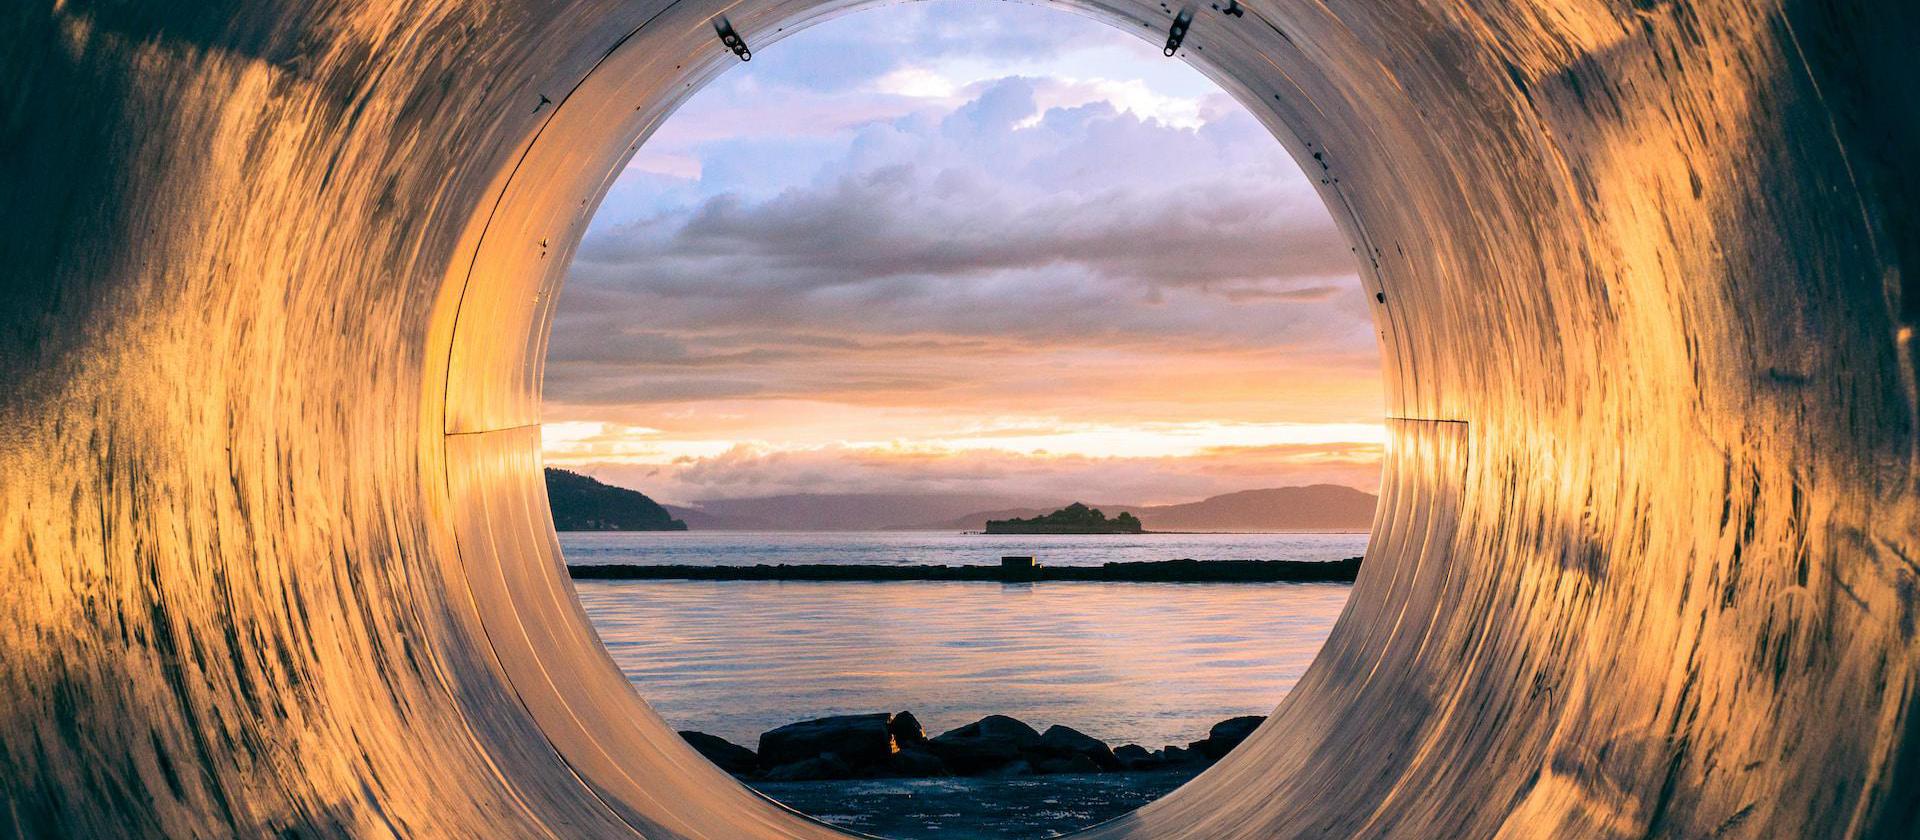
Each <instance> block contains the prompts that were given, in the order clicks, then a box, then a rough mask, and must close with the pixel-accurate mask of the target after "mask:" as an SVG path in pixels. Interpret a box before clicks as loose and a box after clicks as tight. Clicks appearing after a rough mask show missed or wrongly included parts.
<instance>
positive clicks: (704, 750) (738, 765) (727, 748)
mask: <svg viewBox="0 0 1920 840" xmlns="http://www.w3.org/2000/svg"><path fill="white" fill-rule="evenodd" d="M680 738H681V739H682V740H684V741H686V742H687V743H688V744H689V745H691V746H692V747H693V749H694V751H695V752H698V753H700V755H701V756H703V757H704V758H706V760H708V761H711V762H713V766H715V767H718V768H720V769H722V770H725V771H727V772H728V773H732V774H733V775H735V776H743V775H746V774H748V773H752V772H753V771H754V769H755V768H757V767H759V766H760V757H759V756H757V755H754V754H753V750H750V749H747V748H746V747H743V746H740V745H739V744H736V743H734V742H732V741H729V740H727V739H725V738H722V737H719V736H717V735H708V734H707V733H705V732H694V731H691V730H689V731H685V732H681V733H680Z"/></svg>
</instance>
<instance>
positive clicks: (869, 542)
mask: <svg viewBox="0 0 1920 840" xmlns="http://www.w3.org/2000/svg"><path fill="white" fill-rule="evenodd" d="M560 545H561V547H562V549H563V550H564V552H565V554H566V558H567V562H568V563H573V564H576V565H595V564H605V563H630V564H634V565H662V566H664V565H675V564H686V565H690V566H751V565H754V564H756V563H768V564H779V563H788V564H794V565H801V564H809V563H862V564H875V565H914V564H930V565H942V564H944V565H948V566H959V565H969V564H982V563H984V564H995V563H998V562H1000V556H1001V555H1003V554H1030V555H1033V556H1034V557H1036V558H1038V559H1039V560H1040V562H1041V563H1049V564H1053V565H1059V566H1098V565H1100V564H1102V563H1107V562H1119V561H1138V560H1149V561H1151V560H1177V559H1179V558H1182V557H1191V558H1193V559H1195V560H1344V559H1346V558H1348V557H1358V556H1360V555H1361V554H1362V553H1364V552H1365V551H1366V547H1367V535H1366V534H1095V535H1086V536H1078V535H1056V534H1042V535H1026V534H959V533H953V532H950V531H860V532H851V533H819V532H812V531H646V532H631V531H619V532H609V531H573V532H567V533H563V534H561V535H560Z"/></svg>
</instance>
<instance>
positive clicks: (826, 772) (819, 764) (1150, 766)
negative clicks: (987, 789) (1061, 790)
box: [680, 712, 1266, 782]
mask: <svg viewBox="0 0 1920 840" xmlns="http://www.w3.org/2000/svg"><path fill="white" fill-rule="evenodd" d="M1265 720H1266V718H1265V717H1262V716H1259V715H1249V716H1245V717H1236V718H1229V719H1227V720H1223V721H1221V722H1219V723H1216V724H1214V725H1213V727H1212V728H1211V729H1209V730H1208V732H1207V736H1206V737H1204V738H1201V739H1200V740H1198V741H1193V742H1191V743H1189V744H1187V745H1186V746H1185V747H1180V746H1175V745H1168V746H1165V747H1161V748H1160V749H1157V750H1149V749H1147V748H1146V747H1143V746H1140V745H1139V744H1123V745H1121V746H1119V747H1112V746H1109V745H1108V744H1107V743H1106V742H1104V741H1101V740H1100V739H1098V738H1094V737H1093V736H1090V735H1087V734H1085V733H1083V732H1080V731H1079V730H1076V729H1073V728H1072V727H1068V726H1061V725H1058V724H1056V725H1054V726H1050V727H1048V728H1047V730H1046V731H1045V732H1042V731H1040V730H1037V729H1034V728H1033V727H1032V726H1030V725H1028V724H1027V723H1026V722H1024V721H1021V720H1019V719H1017V718H1013V717H1009V716H1007V715H988V716H986V717H984V718H981V719H979V720H977V721H974V722H973V723H969V724H967V725H965V726H962V727H959V728H957V729H952V730H949V731H947V732H944V733H941V734H940V735H936V736H933V737H928V736H927V734H926V732H925V731H923V730H922V729H921V726H920V721H919V720H918V719H917V718H915V717H914V716H913V713H912V712H899V713H897V714H894V713H886V712H879V713H875V714H865V715H836V716H833V717H823V718H814V719H812V720H803V721H799V722H797V723H790V724H787V725H786V726H782V727H779V728H777V729H772V730H768V731H767V732H764V733H761V735H760V742H759V745H758V746H759V749H757V750H754V749H748V748H747V747H744V746H741V745H739V744H734V743H732V742H729V741H727V740H725V739H723V738H719V737H716V736H713V735H709V734H707V733H704V732H694V731H683V732H681V733H680V737H681V738H684V739H686V741H687V743H688V744H689V745H691V746H692V747H693V748H694V749H695V750H696V751H698V752H699V753H700V754H701V755H703V756H706V758H707V760H709V761H712V762H713V763H714V764H715V765H717V766H719V767H720V769H722V770H725V771H727V772H728V773H732V774H733V775H735V776H739V777H741V778H743V779H750V780H755V781H767V782H798V781H821V780H829V779H887V778H894V779H900V778H934V777H948V776H962V777H978V776H991V777H1006V776H1037V775H1050V774H1060V773H1126V772H1144V771H1152V770H1166V769H1175V768H1192V769H1198V768H1202V767H1204V766H1206V765H1208V764H1212V763H1213V762H1215V761H1219V760H1220V759H1221V758H1222V757H1224V756H1225V755H1226V754H1227V753H1228V751H1230V750H1232V749H1233V748H1234V747H1237V746H1239V745H1240V742H1242V741H1245V740H1246V739H1247V737H1248V736H1249V735H1252V734H1253V730H1254V729H1256V728H1258V727H1259V726H1260V724H1261V722H1263V721H1265Z"/></svg>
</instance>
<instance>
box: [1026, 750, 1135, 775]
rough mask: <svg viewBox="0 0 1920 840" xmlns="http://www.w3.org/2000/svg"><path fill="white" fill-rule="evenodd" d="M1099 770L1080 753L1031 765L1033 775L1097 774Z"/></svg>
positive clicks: (1042, 760) (1096, 765) (1099, 768)
mask: <svg viewBox="0 0 1920 840" xmlns="http://www.w3.org/2000/svg"><path fill="white" fill-rule="evenodd" d="M1117 764H1118V763H1117V762H1116V765H1117ZM1101 769H1102V768H1101V767H1100V765H1098V764H1095V763H1093V759H1092V758H1089V757H1087V756H1085V755H1083V754H1080V753H1073V754H1071V755H1058V756H1053V757H1051V758H1043V759H1040V760H1039V761H1038V762H1035V763H1034V765H1033V772H1035V773H1098V772H1100V770H1101Z"/></svg>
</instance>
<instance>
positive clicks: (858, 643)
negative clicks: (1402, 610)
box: [561, 534, 1366, 747]
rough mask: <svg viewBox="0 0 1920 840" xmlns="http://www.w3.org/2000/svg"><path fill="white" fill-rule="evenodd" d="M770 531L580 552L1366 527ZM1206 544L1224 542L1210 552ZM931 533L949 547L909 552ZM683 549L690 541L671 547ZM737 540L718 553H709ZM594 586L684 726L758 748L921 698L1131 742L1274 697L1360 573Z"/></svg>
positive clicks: (1255, 552) (590, 605) (617, 644)
mask: <svg viewBox="0 0 1920 840" xmlns="http://www.w3.org/2000/svg"><path fill="white" fill-rule="evenodd" d="M690 536H694V537H699V538H702V539H689V537H690ZM1336 537H1337V539H1336ZM755 539H756V538H755V537H753V536H751V535H742V534H726V535H705V534H702V535H688V534H671V535H669V534H616V535H608V534H590V535H589V534H563V535H561V541H562V544H563V547H564V549H565V552H566V557H567V559H568V561H569V562H576V563H578V562H590V561H586V560H585V558H584V557H583V555H590V556H591V557H592V558H593V559H594V560H597V561H598V562H639V561H637V560H636V559H634V558H637V557H644V558H654V559H656V560H657V562H699V561H696V560H693V559H692V558H691V557H689V556H688V551H689V548H688V547H689V546H696V545H697V546H700V548H699V549H697V550H695V551H696V553H707V554H715V553H717V549H716V546H718V545H724V544H744V545H746V546H747V547H748V549H747V550H749V551H753V552H757V553H756V554H755V555H754V557H758V558H765V557H769V556H770V555H778V556H780V557H781V559H780V560H764V559H761V560H755V559H754V558H753V557H739V556H737V555H736V556H733V557H732V561H733V562H747V561H749V560H753V561H754V562H804V561H803V560H801V559H800V558H801V557H821V558H834V559H839V558H845V557H847V556H849V555H853V556H860V557H862V559H863V562H877V561H876V560H873V559H872V558H874V557H878V556H884V555H885V554H886V552H888V551H897V552H899V553H898V555H897V556H898V558H899V560H901V561H903V562H947V563H959V562H984V561H986V560H987V559H988V558H989V557H992V558H997V557H998V554H999V553H1000V552H1001V551H1003V550H1006V551H1013V550H1014V549H1013V548H1012V547H1009V546H1013V545H1017V546H1019V547H1020V548H1022V549H1024V551H1023V553H1034V554H1038V555H1040V556H1041V559H1042V561H1043V562H1059V563H1069V562H1074V563H1087V562H1098V561H1099V560H1103V559H1169V556H1192V557H1196V558H1197V559H1232V558H1249V559H1252V558H1257V559H1336V558H1339V557H1350V556H1354V555H1357V554H1360V553H1361V552H1362V550H1363V549H1364V547H1365V540H1366V537H1365V536H1364V535H1334V536H1325V535H1285V534H1282V535H1206V536H1204V537H1177V538H1176V537H1175V536H1174V535H1167V537H1166V538H1165V541H1164V542H1156V540H1157V539H1160V538H1149V539H1146V540H1135V539H1133V538H1121V539H1120V540H1111V538H1104V537H1103V538H1086V537H1038V538H1036V537H1018V538H1005V539H1006V540H1007V541H1008V542H1007V543H1006V544H995V545H993V546H992V547H990V548H987V549H986V550H985V552H984V553H983V552H981V551H980V546H981V545H982V544H981V543H979V542H977V541H978V540H981V539H982V538H979V537H946V536H945V535H928V534H908V535H898V534H804V535H765V534H763V535H759V537H758V540H760V541H762V542H761V544H760V545H759V547H758V548H755V547H753V546H754V544H755ZM985 539H994V540H998V539H1001V538H985ZM836 541H840V542H839V544H838V545H836ZM970 541H971V542H970ZM767 543H771V545H768V544H767ZM1130 544H1131V546H1132V547H1130ZM1143 544H1145V545H1143ZM1203 544H1204V545H1207V546H1210V547H1211V548H1213V549H1214V550H1213V551H1206V552H1202V551H1197V550H1192V547H1194V546H1196V545H1203ZM912 546H934V547H936V551H937V552H944V553H934V554H933V555H932V556H927V555H924V554H914V553H909V552H910V550H911V549H910V547H912ZM1302 546H1304V548H1302ZM1169 549H1171V550H1172V551H1173V552H1175V553H1173V554H1171V555H1169V554H1168V550H1169ZM663 556H671V557H673V558H674V559H669V560H659V559H658V558H661V557H663ZM726 558H727V555H724V554H717V556H715V557H714V559H713V560H711V561H708V562H723V561H724V560H725V559H726ZM576 586H577V587H578V590H579V593H580V599H581V601H582V603H583V604H584V605H585V606H586V609H587V612H588V614H589V615H590V616H591V617H592V619H593V623H594V626H595V627H596V628H597V629H598V630H599V632H600V636H601V639H602V640H603V641H605V643H606V645H607V649H608V650H609V651H610V652H611V653H612V655H613V658H614V660H615V661H616V662H618V663H619V665H620V667H621V668H622V669H623V670H624V671H625V672H626V674H627V677H628V679H630V680H632V681H633V683H634V685H635V686H636V687H637V688H638V689H639V691H640V693H641V694H642V695H643V696H645V697H646V698H647V699H648V700H649V701H651V702H652V703H653V705H654V707H655V708H656V709H658V710H659V711H660V712H661V714H663V715H664V716H665V717H666V718H667V719H668V720H669V721H672V722H673V723H674V725H675V726H676V727H679V728H687V729H698V730H701V731H705V732H710V733H713V734H715V735H720V736H722V737H725V738H728V739H730V740H734V741H736V742H738V743H742V744H745V745H748V746H752V745H753V744H754V743H755V741H756V740H757V739H758V736H759V733H761V732H763V731H765V730H767V729H770V728H773V727H775V726H779V725H781V724H784V723H789V722H792V721H795V720H800V719H804V718H809V717H817V716H820V715H829V714H843V713H857V712H872V711H898V710H902V709H910V710H912V711H913V712H914V713H915V714H916V715H917V716H919V717H920V719H921V721H922V722H923V723H924V724H925V725H926V727H927V729H928V730H929V731H932V732H939V731H943V730H946V729H949V728H952V727H955V726H959V725H961V724H964V723H967V722H969V721H972V720H975V719H978V718H979V717H981V716H983V715H987V714H993V713H1001V714H1011V715H1014V716H1016V717H1019V718H1022V719H1024V720H1026V721H1028V722H1029V723H1033V724H1035V725H1037V726H1040V727H1043V728H1044V727H1045V726H1046V725H1048V724H1053V723H1064V724H1067V725H1069V726H1073V727H1075V728H1077V729H1081V730H1082V731H1085V732H1086V733H1088V734H1090V735H1093V736H1094V737H1096V738H1100V739H1103V740H1106V741H1109V742H1110V743H1113V744H1116V745H1117V744H1121V743H1127V742H1137V743H1141V744H1144V745H1147V746H1149V747H1157V746H1161V745H1165V744H1185V743H1187V742H1188V741H1192V740H1195V739H1197V738H1199V737H1201V736H1202V735H1204V734H1205V730H1206V728H1207V727H1208V726H1209V725H1210V724H1212V723H1213V722H1215V721H1218V720H1221V719H1223V718H1226V717H1231V716H1233V715H1240V714H1265V713H1267V712H1268V711H1270V710H1271V709H1272V708H1273V706H1274V704H1275V703H1277V702H1278V701H1279V700H1280V698H1281V697H1282V696H1283V695H1284V694H1285V693H1286V691H1287V690H1288V689H1289V688H1291V687H1292V686H1293V684H1294V682H1295V681H1296V680H1298V679H1299V677H1300V674H1301V673H1302V672H1303V671H1304V670H1305V669H1306V667H1307V664H1308V663H1309V662H1310V661H1312V659H1313V656H1314V654H1315V653H1316V652H1317V651H1318V650H1319V648H1320V644H1321V642H1322V641H1324V640H1325V638H1326V635H1327V632H1328V630H1329V629H1330V628H1331V626H1332V624H1333V621H1334V619H1335V618H1336V617H1337V616H1338V615H1339V612H1340V609H1341V607H1342V606H1343V605H1344V604H1345V603H1346V599H1347V592H1348V590H1349V589H1350V587H1348V586H1346V585H1340V584H1264V583H1263V584H1141V583H1069V582H1055V583H1042V584H1036V585H1006V584H999V583H955V582H906V583H897V582H896V583H837V582H836V583H816V582H736V581H580V582H577V583H576Z"/></svg>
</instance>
